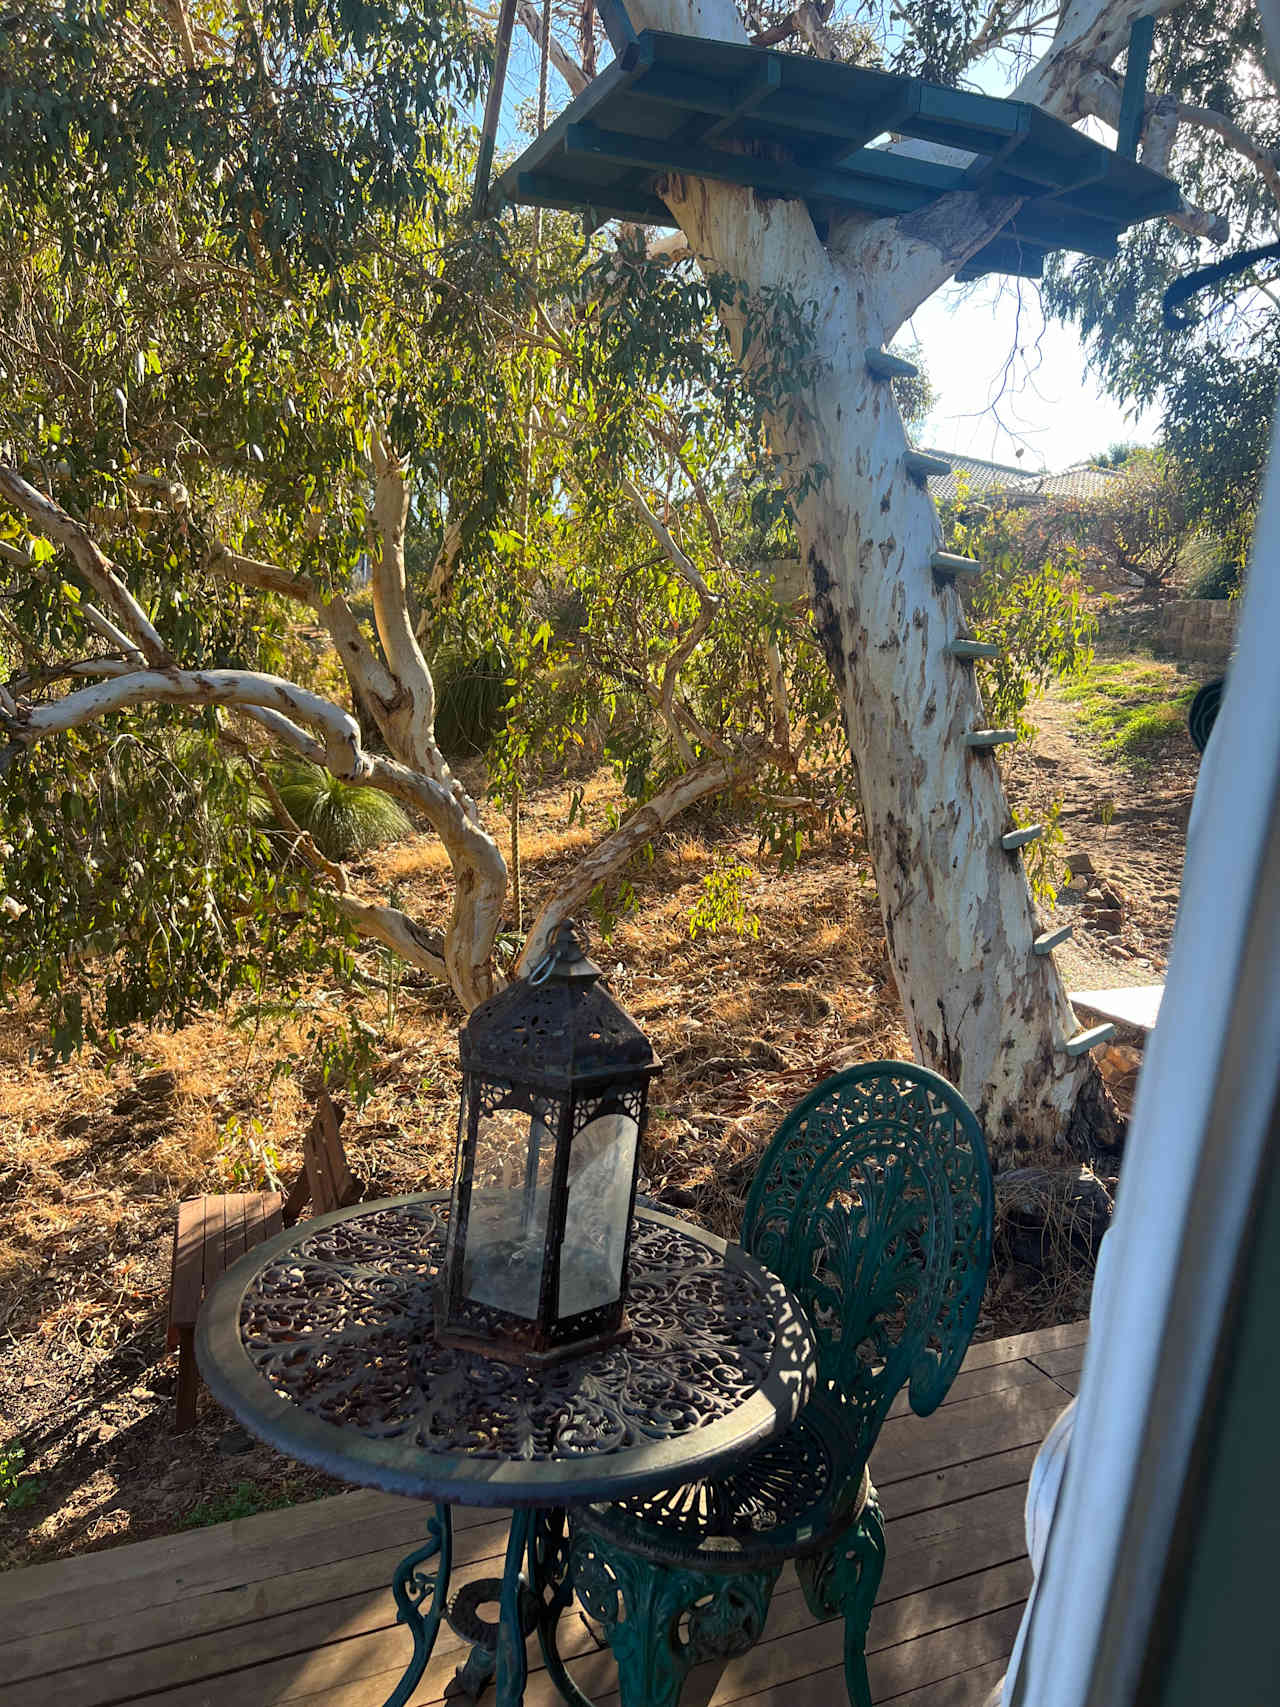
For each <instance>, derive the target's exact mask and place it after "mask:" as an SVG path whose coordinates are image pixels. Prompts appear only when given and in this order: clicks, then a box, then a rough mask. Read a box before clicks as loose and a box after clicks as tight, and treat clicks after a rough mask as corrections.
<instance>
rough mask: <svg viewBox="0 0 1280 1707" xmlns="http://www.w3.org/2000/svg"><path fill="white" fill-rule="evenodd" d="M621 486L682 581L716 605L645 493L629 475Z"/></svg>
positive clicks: (624, 478)
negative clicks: (655, 513) (650, 506)
mask: <svg viewBox="0 0 1280 1707" xmlns="http://www.w3.org/2000/svg"><path fill="white" fill-rule="evenodd" d="M619 485H620V486H621V487H622V490H623V491H624V492H625V493H626V495H627V497H628V498H630V500H631V502H632V503H633V504H634V505H635V508H636V511H637V513H638V514H639V516H640V519H641V521H643V522H644V524H645V526H646V527H647V528H648V529H649V531H650V533H651V534H652V535H653V537H654V538H655V539H656V540H657V542H658V544H659V545H660V546H661V547H662V549H663V551H664V552H665V553H666V554H667V556H668V557H669V558H670V560H671V562H672V563H674V564H675V566H676V568H677V569H678V570H679V572H680V575H681V577H682V579H683V580H685V581H687V582H688V583H689V585H690V586H691V587H692V588H693V590H694V592H695V593H697V595H698V597H699V598H700V599H706V600H710V601H711V603H712V604H713V605H714V604H715V603H716V602H717V601H716V598H715V595H714V594H713V593H712V591H711V589H710V587H708V585H707V583H706V581H705V580H704V579H703V577H702V573H701V571H700V570H699V569H698V568H697V567H696V565H695V564H694V563H693V562H692V560H691V559H690V558H689V557H687V556H686V555H685V553H684V552H683V551H681V549H680V547H679V546H678V545H677V544H676V542H675V540H674V539H673V538H672V536H671V532H670V530H669V529H668V528H667V527H666V525H665V524H664V523H663V522H662V521H660V520H659V518H658V517H657V516H656V515H654V513H653V511H652V510H651V509H650V508H649V505H648V502H647V500H646V498H645V496H644V493H643V492H642V491H641V490H640V488H639V487H638V486H637V485H636V483H635V481H634V480H633V479H632V478H631V476H630V475H629V474H627V475H624V476H623V477H622V479H621V481H620V482H619Z"/></svg>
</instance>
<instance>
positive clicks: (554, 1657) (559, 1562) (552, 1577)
mask: <svg viewBox="0 0 1280 1707" xmlns="http://www.w3.org/2000/svg"><path fill="white" fill-rule="evenodd" d="M529 1575H530V1577H531V1579H532V1581H533V1589H534V1593H535V1594H536V1595H537V1597H538V1645H539V1647H540V1648H541V1649H542V1658H543V1660H544V1661H545V1662H546V1667H547V1675H548V1676H549V1677H550V1679H551V1681H552V1683H554V1684H555V1686H556V1688H557V1689H558V1690H559V1691H560V1698H561V1700H562V1701H565V1702H567V1703H568V1704H569V1707H594V1703H593V1702H592V1700H591V1697H590V1696H589V1695H586V1694H584V1693H583V1691H582V1690H581V1689H579V1688H578V1685H577V1684H576V1683H575V1682H574V1681H573V1679H572V1678H571V1677H570V1676H569V1673H568V1671H567V1670H566V1669H565V1663H564V1661H563V1660H562V1659H561V1657H560V1646H559V1642H558V1639H557V1631H558V1628H559V1624H560V1619H561V1616H562V1614H563V1613H564V1612H565V1610H566V1609H567V1608H568V1607H570V1606H572V1604H573V1584H572V1582H571V1581H570V1578H569V1521H568V1518H567V1517H566V1515H565V1513H564V1512H563V1511H562V1510H560V1509H558V1508H553V1509H551V1510H548V1511H539V1512H537V1513H536V1514H535V1516H534V1524H533V1530H532V1533H531V1534H530V1536H529Z"/></svg>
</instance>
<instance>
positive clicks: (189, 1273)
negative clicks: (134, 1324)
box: [168, 1091, 363, 1433]
mask: <svg viewBox="0 0 1280 1707" xmlns="http://www.w3.org/2000/svg"><path fill="white" fill-rule="evenodd" d="M341 1120H342V1110H341V1109H339V1108H337V1107H335V1105H334V1103H333V1102H332V1101H331V1099H330V1097H329V1095H328V1093H327V1092H325V1091H321V1093H320V1097H319V1100H318V1101H317V1104H316V1112H315V1116H314V1118H313V1119H312V1121H311V1123H310V1125H309V1126H308V1127H307V1130H306V1131H305V1132H304V1133H303V1135H302V1168H301V1171H300V1172H299V1174H298V1177H297V1179H296V1180H295V1181H294V1183H293V1186H292V1187H291V1189H290V1190H289V1193H288V1195H287V1196H285V1197H282V1196H281V1194H280V1193H279V1192H278V1191H238V1192H232V1193H229V1194H227V1195H224V1196H209V1197H193V1198H189V1199H188V1200H187V1201H186V1202H185V1203H180V1204H179V1205H178V1223H177V1226H176V1228H175V1230H174V1236H173V1271H172V1276H171V1279H170V1285H169V1334H168V1344H169V1350H170V1351H175V1350H176V1351H177V1353H178V1389H177V1421H176V1424H175V1432H177V1433H181V1432H182V1431H183V1430H185V1429H189V1428H191V1427H193V1426H194V1424H195V1420H196V1394H197V1391H198V1390H199V1385H200V1375H199V1371H198V1370H197V1368H196V1358H195V1333H196V1316H197V1315H198V1314H199V1311H200V1306H201V1304H202V1303H203V1301H204V1298H205V1295H206V1294H207V1293H208V1291H209V1289H210V1288H211V1287H212V1286H213V1284H214V1282H215V1281H216V1280H217V1279H218V1277H219V1276H220V1275H221V1274H222V1273H223V1271H224V1270H225V1269H227V1268H229V1267H230V1265H231V1264H232V1263H233V1262H235V1260H236V1259H237V1257H241V1256H243V1255H244V1253H245V1252H246V1251H249V1250H252V1249H253V1247H254V1246H255V1245H260V1244H262V1242H263V1241H264V1240H265V1239H269V1238H271V1237H272V1236H273V1234H276V1233H279V1232H280V1231H281V1230H282V1229H283V1228H285V1227H291V1226H292V1225H293V1223H294V1222H295V1221H296V1220H297V1219H298V1216H299V1215H300V1214H301V1212H302V1210H303V1209H304V1208H305V1207H306V1205H307V1203H308V1201H309V1202H310V1203H311V1207H312V1213H313V1214H316V1215H325V1214H328V1212H329V1211H330V1210H331V1209H345V1208H346V1206H347V1205H348V1204H351V1203H358V1202H359V1201H360V1195H361V1192H362V1191H363V1187H362V1186H361V1184H360V1181H359V1180H358V1179H356V1177H355V1175H354V1174H353V1173H352V1172H351V1169H350V1168H349V1167H348V1165H347V1156H346V1151H345V1150H344V1149H343V1147H342V1134H341V1132H340V1131H339V1125H340V1123H341Z"/></svg>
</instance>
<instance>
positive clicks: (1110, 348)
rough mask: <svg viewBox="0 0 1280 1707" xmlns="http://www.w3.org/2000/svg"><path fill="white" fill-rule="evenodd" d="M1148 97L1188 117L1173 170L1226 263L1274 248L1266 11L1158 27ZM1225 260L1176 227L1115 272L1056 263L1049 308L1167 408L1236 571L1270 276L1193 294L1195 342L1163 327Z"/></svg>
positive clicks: (1279, 193) (1270, 340) (1279, 359)
mask: <svg viewBox="0 0 1280 1707" xmlns="http://www.w3.org/2000/svg"><path fill="white" fill-rule="evenodd" d="M1148 88H1149V90H1150V91H1151V92H1152V93H1153V94H1154V95H1159V96H1166V97H1169V98H1170V99H1171V100H1173V101H1176V102H1178V103H1180V104H1181V108H1182V110H1184V111H1188V112H1189V113H1190V114H1191V115H1192V116H1191V117H1189V118H1188V120H1187V122H1184V123H1183V124H1181V125H1180V126H1179V129H1178V132H1177V139H1176V141H1175V144H1174V149H1173V156H1172V161H1171V165H1170V171H1171V173H1172V175H1173V176H1174V177H1175V178H1176V179H1177V181H1178V183H1179V184H1180V185H1182V187H1183V189H1184V193H1185V194H1186V196H1187V197H1188V199H1189V200H1190V201H1192V202H1195V203H1197V204H1199V205H1200V206H1203V207H1206V208H1209V209H1212V210H1214V211H1215V212H1217V213H1220V214H1221V215H1222V216H1224V218H1225V220H1226V222H1227V225H1228V228H1229V235H1228V238H1227V242H1226V245H1225V252H1227V253H1230V252H1231V251H1232V250H1243V249H1248V248H1252V247H1254V246H1256V245H1259V244H1263V243H1266V242H1269V241H1272V240H1274V238H1275V234H1276V226H1277V218H1280V170H1278V169H1277V165H1276V160H1277V153H1276V150H1277V145H1278V144H1280V94H1278V93H1277V89H1276V86H1275V82H1274V80H1273V78H1272V77H1270V76H1268V74H1267V70H1266V60H1265V48H1264V44H1263V41H1262V39H1261V34H1260V27H1259V17H1258V9H1257V7H1255V6H1253V5H1250V4H1247V3H1246V0H1228V3H1227V4H1225V5H1213V6H1210V5H1208V4H1206V3H1204V0H1194V3H1192V4H1187V5H1183V6H1180V7H1178V8H1177V9H1176V10H1174V11H1172V12H1170V13H1167V14H1162V15H1161V16H1160V17H1159V18H1158V19H1157V21H1156V33H1155V50H1154V52H1153V56H1152V61H1151V70H1150V73H1149V77H1148ZM1196 114H1199V115H1202V117H1201V118H1197V117H1195V115H1196ZM1214 114H1220V115H1222V117H1223V119H1225V120H1226V121H1227V123H1228V124H1229V125H1231V126H1233V127H1236V128H1237V130H1238V132H1239V133H1240V134H1241V135H1243V136H1244V137H1245V139H1246V140H1247V141H1248V142H1249V143H1250V144H1251V145H1253V146H1254V147H1255V148H1256V151H1257V156H1258V158H1257V160H1256V161H1254V160H1251V159H1249V158H1248V157H1246V156H1244V155H1242V153H1241V152H1239V151H1238V149H1237V148H1235V147H1234V146H1232V145H1231V144H1230V143H1229V141H1228V140H1227V139H1226V138H1224V135H1223V132H1222V128H1221V126H1220V125H1217V124H1215V123H1214V122H1213V118H1214ZM1217 254H1218V251H1206V250H1205V248H1204V246H1203V245H1202V244H1201V242H1200V241H1199V240H1198V239H1197V238H1196V237H1194V236H1191V235H1188V233H1186V232H1185V231H1182V230H1179V229H1178V228H1177V227H1175V226H1174V225H1172V224H1170V223H1168V222H1165V221H1155V222H1152V223H1151V224H1147V225H1140V226H1137V227H1135V228H1134V229H1133V230H1132V231H1131V232H1129V233H1128V235H1127V236H1126V237H1125V239H1124V240H1123V242H1122V244H1121V249H1120V254H1119V256H1118V258H1117V259H1116V260H1114V261H1110V262H1106V261H1088V260H1076V261H1069V260H1068V261H1057V262H1055V263H1054V265H1053V266H1052V268H1051V269H1050V272H1049V276H1048V278H1047V281H1046V286H1045V300H1046V303H1047V305H1048V307H1049V309H1050V311H1051V312H1053V313H1055V314H1059V315H1062V316H1063V317H1065V318H1067V319H1069V320H1071V321H1073V322H1074V323H1075V324H1076V325H1078V326H1079V327H1080V329H1081V331H1082V332H1083V333H1084V335H1085V336H1086V338H1087V339H1088V348H1089V357H1090V363H1091V365H1092V367H1093V368H1094V370H1095V371H1096V372H1097V374H1098V375H1099V377H1100V378H1101V380H1102V382H1103V383H1104V385H1105V386H1106V387H1107V389H1108V390H1109V391H1110V392H1111V393H1112V394H1113V395H1114V396H1116V397H1118V398H1123V399H1125V400H1133V401H1136V402H1138V403H1141V404H1151V403H1156V402H1159V403H1161V404H1162V407H1163V419H1164V429H1163V442H1164V445H1165V447H1166V449H1167V450H1168V451H1169V452H1170V454H1171V455H1172V456H1173V457H1174V458H1175V459H1176V460H1177V461H1178V462H1179V463H1180V464H1181V465H1182V467H1183V469H1184V471H1185V478H1186V481H1187V487H1188V494H1187V495H1188V500H1189V503H1190V506H1191V517H1192V519H1193V520H1194V521H1196V522H1198V523H1200V524H1201V525H1202V526H1204V527H1206V528H1208V529H1210V530H1212V531H1213V532H1214V533H1216V534H1218V535H1220V536H1221V537H1222V538H1223V540H1224V541H1225V543H1226V551H1227V554H1228V556H1229V557H1230V558H1231V559H1232V560H1233V561H1234V563H1235V565H1236V568H1237V572H1238V571H1239V570H1240V569H1241V568H1242V567H1243V564H1244V561H1245V558H1246V555H1247V552H1248V545H1249V539H1250V536H1251V532H1252V518H1253V513H1254V508H1255V506H1256V503H1257V498H1258V490H1259V484H1260V480H1261V475H1262V471H1263V469H1264V467H1265V464H1266V457H1267V448H1268V444H1269V441H1270V432H1271V423H1272V420H1273V418H1274V414H1275V408H1276V398H1277V391H1276V384H1277V375H1278V374H1280V314H1278V313H1277V312H1276V308H1275V302H1274V299H1273V297H1271V296H1268V295H1267V294H1266V292H1265V291H1264V289H1263V288H1262V286H1263V285H1265V284H1266V282H1267V276H1268V269H1267V268H1266V267H1265V266H1262V267H1261V268H1260V269H1258V270H1255V271H1248V272H1245V273H1243V274H1241V275H1239V276H1237V277H1235V278H1232V279H1229V280H1225V281H1223V282H1221V283H1220V284H1218V285H1216V286H1214V287H1212V288H1210V289H1208V290H1206V291H1204V292H1203V294H1201V295H1198V296H1197V297H1196V298H1195V299H1194V302H1193V304H1192V310H1191V312H1192V318H1193V321H1194V324H1193V325H1191V326H1190V327H1186V328H1178V329H1172V330H1171V329H1169V328H1166V327H1165V326H1164V324H1163V322H1162V318H1161V302H1162V299H1163V295H1164V292H1165V290H1166V288H1167V287H1168V286H1169V285H1170V284H1172V283H1173V282H1174V281H1175V280H1177V279H1179V278H1181V277H1183V276H1184V275H1186V274H1187V273H1189V272H1191V271H1192V270H1193V269H1195V268H1196V267H1197V266H1199V265H1201V264H1203V262H1204V261H1205V260H1207V259H1210V258H1216V256H1217ZM1277 270H1278V269H1277V268H1276V266H1275V265H1274V264H1273V265H1272V267H1271V269H1270V274H1271V277H1273V278H1274V276H1275V273H1276V271H1277Z"/></svg>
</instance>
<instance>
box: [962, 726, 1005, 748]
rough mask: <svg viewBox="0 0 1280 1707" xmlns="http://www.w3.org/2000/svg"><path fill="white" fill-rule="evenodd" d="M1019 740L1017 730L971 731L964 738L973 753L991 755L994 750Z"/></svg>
mask: <svg viewBox="0 0 1280 1707" xmlns="http://www.w3.org/2000/svg"><path fill="white" fill-rule="evenodd" d="M1017 739H1018V731H1017V730H1016V729H971V730H970V731H969V733H968V734H967V735H966V736H965V738H964V744H965V746H966V747H968V748H970V749H971V750H972V751H973V752H976V753H989V752H991V750H992V748H994V747H1003V746H1006V745H1007V744H1008V743H1009V742H1010V741H1016V740H1017Z"/></svg>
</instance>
